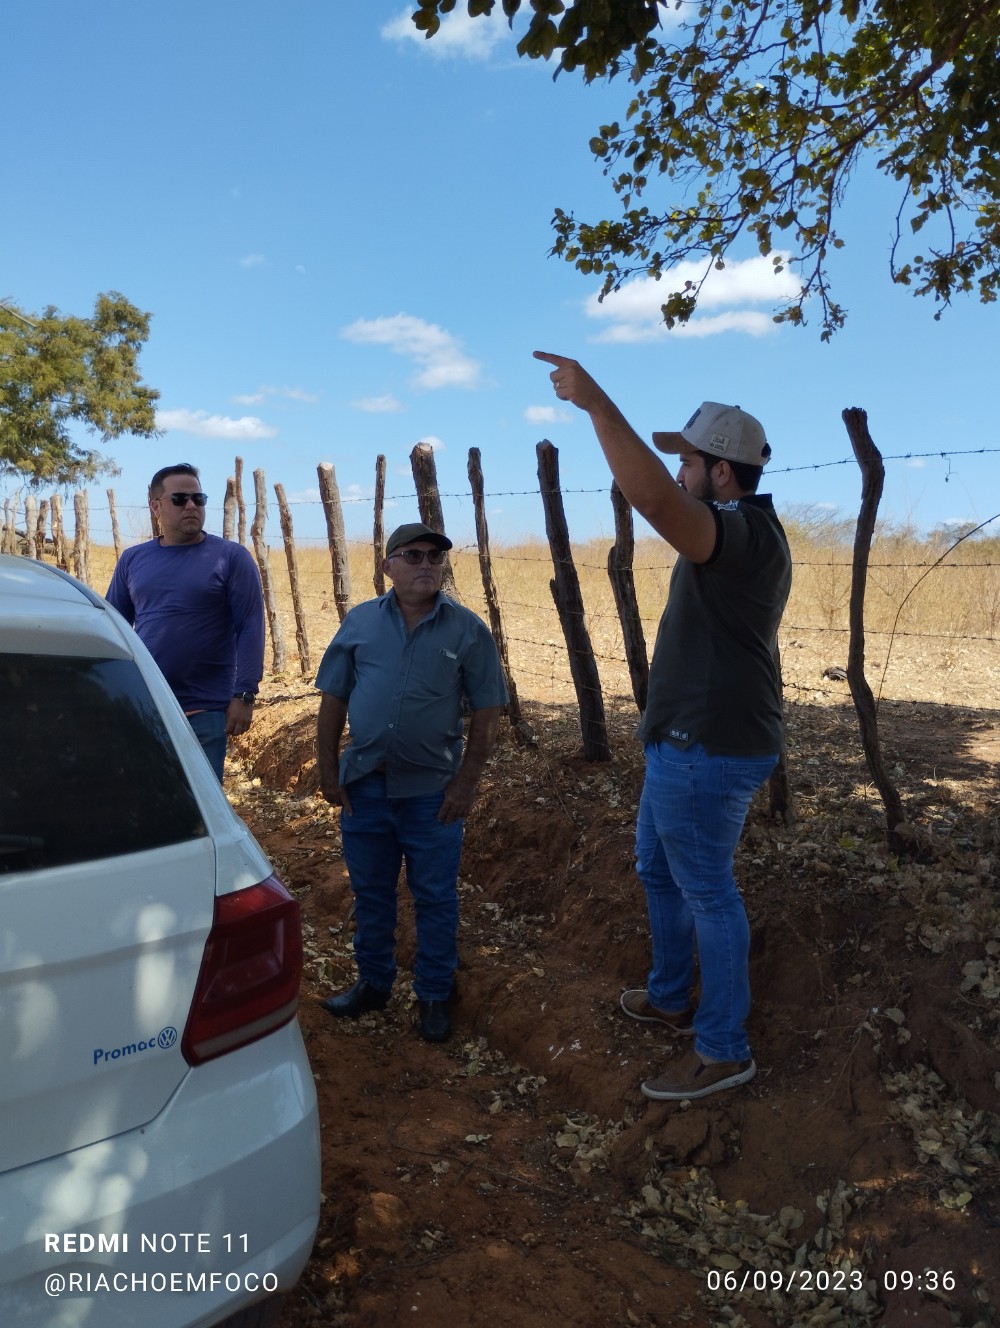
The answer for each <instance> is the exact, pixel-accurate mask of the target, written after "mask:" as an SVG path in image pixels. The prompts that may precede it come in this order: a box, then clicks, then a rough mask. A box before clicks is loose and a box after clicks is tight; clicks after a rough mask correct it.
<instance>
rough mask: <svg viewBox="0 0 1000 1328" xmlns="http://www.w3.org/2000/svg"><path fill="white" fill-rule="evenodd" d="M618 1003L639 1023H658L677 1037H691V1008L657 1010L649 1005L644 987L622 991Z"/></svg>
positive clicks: (692, 1025) (692, 1013)
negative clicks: (672, 1010)
mask: <svg viewBox="0 0 1000 1328" xmlns="http://www.w3.org/2000/svg"><path fill="white" fill-rule="evenodd" d="M620 1004H621V1007H622V1009H623V1010H624V1011H625V1013H626V1014H627V1015H628V1017H629V1018H630V1019H638V1020H639V1021H640V1023H643V1024H660V1025H662V1026H663V1027H664V1028H667V1029H669V1030H670V1032H671V1033H676V1034H677V1035H678V1037H691V1036H692V1035H693V1033H694V1023H693V1022H692V1021H693V1019H694V1011H693V1010H677V1011H674V1012H671V1011H670V1010H658V1009H657V1008H656V1006H655V1005H650V1003H649V995H648V993H647V991H646V989H645V987H633V988H632V990H631V991H624V992H622V996H621V1001H620Z"/></svg>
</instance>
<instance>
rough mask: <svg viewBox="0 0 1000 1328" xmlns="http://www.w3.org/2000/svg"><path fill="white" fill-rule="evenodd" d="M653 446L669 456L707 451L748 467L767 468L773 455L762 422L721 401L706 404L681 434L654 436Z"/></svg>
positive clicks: (704, 402)
mask: <svg viewBox="0 0 1000 1328" xmlns="http://www.w3.org/2000/svg"><path fill="white" fill-rule="evenodd" d="M653 446H654V447H656V448H658V449H659V450H660V451H661V452H667V453H669V454H670V455H677V454H679V453H682V452H707V453H708V454H709V455H710V456H717V457H718V458H719V459H720V460H724V461H744V462H746V464H747V465H748V466H764V465H766V464H767V461H768V458H769V457H770V455H771V449H770V447H769V446H768V443H767V438H766V437H765V436H764V426H763V425H762V424H761V422H760V420H758V419H756V418H755V417H754V416H753V415H748V414H747V412H746V411H745V410H741V409H740V408H739V406H724V405H723V404H722V403H721V402H720V401H703V402H702V403H701V405H700V406H699V407H698V409H697V410H696V411H695V413H694V414H693V415H692V416H691V418H690V419H689V420H688V422H687V424H685V426H684V428H683V429H681V431H680V433H654V434H653Z"/></svg>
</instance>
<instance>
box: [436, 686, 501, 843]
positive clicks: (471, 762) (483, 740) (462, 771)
mask: <svg viewBox="0 0 1000 1328" xmlns="http://www.w3.org/2000/svg"><path fill="white" fill-rule="evenodd" d="M499 727H500V707H499V706H486V707H485V708H484V709H482V710H473V712H472V717H471V718H470V720H469V732H468V735H467V737H466V739H465V754H464V756H463V757H462V764H461V765H460V766H459V769H458V774H457V775H456V776H455V778H454V779H453V780H452V781H451V783H450V784H449V785H448V787H447V788H446V789H445V791H444V802H442V804H441V810H440V811H439V812H438V820H439V821H443V822H444V824H445V825H448V824H449V823H450V822H451V821H459V820H462V819H463V818H464V817H465V816H467V815H468V813H469V811H470V810H471V808H472V804H473V803H474V802H475V800H476V785H477V784H478V783H479V776H480V775H481V774H482V773H483V767H484V766H485V765H486V762H487V760H488V758H489V754H490V752H491V751H492V750H493V744H494V743H495V742H496V740H497V729H498V728H499Z"/></svg>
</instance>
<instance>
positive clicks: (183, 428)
mask: <svg viewBox="0 0 1000 1328" xmlns="http://www.w3.org/2000/svg"><path fill="white" fill-rule="evenodd" d="M156 427H157V428H158V429H163V430H165V431H169V430H171V429H177V430H179V431H180V432H181V433H193V434H195V435H197V436H198V437H199V438H273V437H274V436H275V434H276V433H277V432H278V431H277V429H272V428H271V426H270V425H269V424H265V423H264V421H263V420H259V419H257V417H256V416H255V415H244V416H242V418H240V419H238V420H234V419H231V418H230V417H229V416H228V415H209V413H208V411H205V410H158V411H157V412H156Z"/></svg>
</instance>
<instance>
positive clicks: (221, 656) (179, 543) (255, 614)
mask: <svg viewBox="0 0 1000 1328" xmlns="http://www.w3.org/2000/svg"><path fill="white" fill-rule="evenodd" d="M207 501H208V497H207V495H206V494H204V493H202V492H201V484H200V482H199V478H198V471H197V470H196V469H195V467H194V466H191V465H188V464H187V463H186V462H179V463H178V464H177V465H174V466H164V467H163V469H162V470H158V471H157V472H156V474H155V475H154V476H153V478H152V480H151V482H150V485H149V510H150V512H151V513H152V515H153V516H154V517H155V519H156V520H157V521H158V522H159V526H160V530H161V532H162V533H161V535H160V537H159V538H158V539H152V540H147V541H146V542H145V543H144V544H137V545H135V546H134V547H132V548H130V549H126V550H125V552H124V553H123V554H122V556H121V557H120V558H119V559H118V565H117V566H116V567H115V571H114V575H113V576H112V578H111V584H110V586H109V587H108V593H107V599H108V602H109V603H110V604H113V605H114V607H115V608H116V609H117V610H118V612H119V613H120V614H121V615H122V617H123V618H125V619H126V621H128V622H129V623H131V624H132V626H133V627H134V628H135V631H136V633H137V634H138V636H139V637H140V639H141V640H142V642H143V644H144V645H145V646H146V648H147V649H148V650H149V652H150V654H151V655H152V656H153V658H154V659H155V660H156V662H157V664H158V665H159V667H160V671H161V672H162V674H163V676H164V677H165V678H166V680H167V682H168V683H169V684H170V687H171V689H172V690H173V693H174V695H175V696H176V697H177V700H178V701H179V702H180V704H181V707H182V708H183V710H184V713H185V714H186V715H187V717H188V720H189V722H190V724H191V727H192V728H193V729H194V731H195V734H196V735H197V737H198V740H199V741H200V743H201V745H202V747H203V748H204V750H205V755H206V756H207V757H208V759H209V762H210V763H211V766H212V769H213V770H214V771H215V773H216V774H217V775H218V777H219V779H220V780H221V779H222V777H223V773H224V769H225V760H226V741H227V739H228V737H229V735H230V734H233V735H237V736H238V735H239V734H241V733H246V731H247V729H248V728H249V727H250V721H251V719H252V718H253V703H254V700H255V698H256V695H257V689H258V687H259V686H260V680H261V677H262V676H263V672H264V603H263V598H262V596H261V589H260V574H259V573H258V571H257V565H256V563H255V562H254V560H253V558H252V557H251V556H250V554H249V553H248V552H247V550H246V549H244V548H243V546H242V545H240V544H235V543H233V541H232V540H224V539H220V538H219V537H218V535H206V534H205V531H204V525H205V504H206V503H207Z"/></svg>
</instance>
